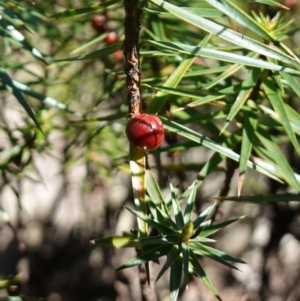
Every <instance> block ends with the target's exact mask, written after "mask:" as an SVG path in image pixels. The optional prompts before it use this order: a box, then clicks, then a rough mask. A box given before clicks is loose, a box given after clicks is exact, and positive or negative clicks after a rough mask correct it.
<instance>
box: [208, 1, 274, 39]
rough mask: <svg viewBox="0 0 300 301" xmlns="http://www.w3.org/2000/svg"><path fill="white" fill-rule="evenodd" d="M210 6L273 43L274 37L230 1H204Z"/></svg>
mask: <svg viewBox="0 0 300 301" xmlns="http://www.w3.org/2000/svg"><path fill="white" fill-rule="evenodd" d="M205 1H206V2H207V3H209V4H210V5H211V6H213V7H215V8H216V9H218V10H220V11H221V12H223V13H224V14H225V15H227V16H228V17H230V18H232V19H233V20H234V21H236V22H238V23H239V24H241V25H243V26H244V27H245V28H247V29H250V30H251V31H252V32H254V33H256V34H258V35H259V36H261V37H262V38H264V39H265V40H267V41H274V40H275V39H274V37H273V36H272V35H271V34H270V32H269V31H268V30H267V29H266V28H264V27H262V26H261V25H260V24H259V23H257V22H256V21H255V20H254V19H253V18H251V16H250V15H249V13H246V12H245V11H244V10H242V9H240V8H239V7H238V6H236V5H235V4H234V3H232V2H231V1H230V0H225V1H217V0H205Z"/></svg>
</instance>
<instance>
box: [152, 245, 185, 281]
mask: <svg viewBox="0 0 300 301" xmlns="http://www.w3.org/2000/svg"><path fill="white" fill-rule="evenodd" d="M180 253H181V251H180V249H179V248H178V246H177V245H173V247H172V248H171V250H170V253H168V255H167V260H166V262H165V264H164V265H163V267H162V268H161V270H160V271H159V273H158V275H157V277H156V280H155V282H157V281H158V280H159V279H160V277H161V276H162V275H163V274H164V273H165V272H166V271H167V270H168V269H169V268H170V267H171V266H173V263H174V262H175V260H176V259H177V258H178V257H179V255H180Z"/></svg>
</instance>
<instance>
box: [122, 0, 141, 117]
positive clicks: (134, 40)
mask: <svg viewBox="0 0 300 301" xmlns="http://www.w3.org/2000/svg"><path fill="white" fill-rule="evenodd" d="M138 2H139V1H138V0H124V9H125V20H124V27H125V40H124V44H123V47H124V56H125V68H124V71H125V74H126V76H127V81H126V83H127V88H128V95H127V102H128V115H129V118H132V117H133V116H135V115H138V114H140V113H141V111H142V104H141V95H140V82H141V72H140V66H139V47H138V41H139V32H140V16H141V13H142V10H141V9H140V8H139V7H138Z"/></svg>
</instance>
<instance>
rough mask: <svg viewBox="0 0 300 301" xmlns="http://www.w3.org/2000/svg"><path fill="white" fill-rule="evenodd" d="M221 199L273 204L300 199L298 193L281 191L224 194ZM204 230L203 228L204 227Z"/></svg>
mask: <svg viewBox="0 0 300 301" xmlns="http://www.w3.org/2000/svg"><path fill="white" fill-rule="evenodd" d="M220 200H221V201H226V200H227V201H235V202H241V203H254V204H260V205H262V204H274V203H278V202H293V201H298V202H299V201H300V194H294V193H282V194H267V195H243V196H240V197H235V196H224V197H220ZM204 230H205V229H204Z"/></svg>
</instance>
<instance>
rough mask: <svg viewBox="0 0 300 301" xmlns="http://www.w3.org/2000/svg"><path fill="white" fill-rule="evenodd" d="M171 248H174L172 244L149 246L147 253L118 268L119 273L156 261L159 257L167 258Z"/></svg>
mask: <svg viewBox="0 0 300 301" xmlns="http://www.w3.org/2000/svg"><path fill="white" fill-rule="evenodd" d="M171 248H172V244H167V245H160V246H157V245H154V246H149V247H148V248H147V252H143V253H142V254H140V255H138V256H136V257H135V258H132V259H131V260H129V261H127V262H126V263H125V264H123V265H121V266H120V267H118V268H117V271H120V270H123V269H126V268H130V267H133V266H136V265H142V264H144V263H147V262H149V261H151V260H155V259H157V258H159V257H162V256H165V255H167V254H168V253H169V252H170V250H171Z"/></svg>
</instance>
